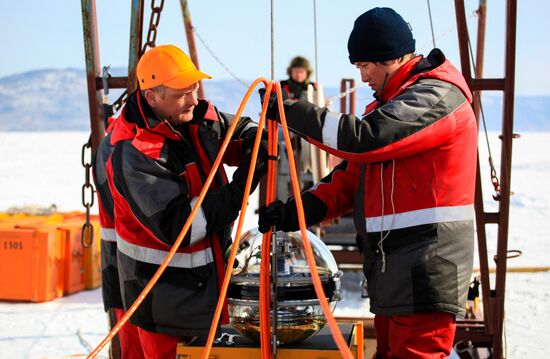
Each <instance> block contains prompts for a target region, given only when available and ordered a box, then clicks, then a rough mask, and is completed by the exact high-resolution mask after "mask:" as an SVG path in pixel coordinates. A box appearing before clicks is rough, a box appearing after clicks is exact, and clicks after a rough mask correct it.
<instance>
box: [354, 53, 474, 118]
mask: <svg viewBox="0 0 550 359" xmlns="http://www.w3.org/2000/svg"><path fill="white" fill-rule="evenodd" d="M436 50H437V49H434V50H432V52H431V53H430V55H428V58H427V59H428V60H429V59H430V56H436V57H437V56H441V60H439V61H442V62H441V63H440V65H438V66H435V67H434V68H432V69H431V70H429V71H424V72H423V71H420V72H418V73H416V74H414V75H411V74H412V73H413V71H414V70H415V69H416V67H417V66H419V65H420V64H419V63H420V61H422V60H423V59H424V57H423V56H417V57H415V58H414V59H412V60H410V61H409V62H407V63H406V64H405V65H403V66H402V67H401V68H400V69H399V70H397V72H396V73H395V74H394V76H393V77H392V78H391V79H390V80H389V81H388V83H387V84H386V86H385V87H384V93H383V98H382V99H379V98H378V97H376V96H375V97H376V100H375V101H373V102H371V103H370V104H368V105H367V106H366V108H365V113H364V114H363V115H367V114H369V113H370V112H372V111H373V110H374V109H376V108H377V107H378V106H380V104H381V103H386V102H387V101H389V100H391V99H392V98H394V97H395V96H397V95H399V94H400V93H402V92H403V91H404V90H405V89H406V88H407V87H409V86H410V85H411V84H413V83H414V82H415V81H417V80H418V79H420V78H433V79H438V80H441V81H445V82H448V83H451V84H453V85H455V86H456V87H458V88H459V89H460V90H461V91H462V93H463V94H464V96H466V99H467V100H468V102H470V103H471V102H472V99H473V97H472V92H471V91H470V89H469V88H468V85H467V84H466V80H465V79H464V77H463V76H462V74H461V73H460V72H459V71H458V70H457V69H456V67H454V66H453V65H452V64H451V63H450V62H449V60H447V59H445V57H444V55H443V53H441V51H440V50H437V53H436ZM443 60H444V61H443ZM436 61H438V60H436Z"/></svg>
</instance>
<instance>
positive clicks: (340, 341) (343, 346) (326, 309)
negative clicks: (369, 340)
mask: <svg viewBox="0 0 550 359" xmlns="http://www.w3.org/2000/svg"><path fill="white" fill-rule="evenodd" d="M276 91H277V102H278V105H279V113H280V116H281V126H282V128H283V135H284V138H285V143H286V151H287V155H288V164H289V167H290V177H291V179H292V189H293V192H294V198H295V200H296V209H297V210H298V223H299V224H300V232H301V234H302V241H303V243H304V251H305V254H306V259H307V263H308V265H309V269H310V270H311V279H312V281H313V287H314V288H315V293H316V294H317V298H318V299H319V303H320V304H321V308H322V309H323V313H324V314H325V317H326V319H327V324H328V326H329V328H330V331H331V333H332V337H333V338H334V341H335V342H336V345H337V346H338V349H339V350H340V353H342V355H343V357H344V358H349V359H351V358H353V355H352V353H351V350H350V349H349V347H348V345H347V343H346V341H345V339H344V337H343V336H342V332H340V328H339V327H338V324H337V323H336V319H334V316H333V315H332V311H331V310H330V306H329V304H328V301H327V297H326V295H325V292H324V290H323V286H322V284H321V279H320V278H319V272H318V271H317V264H316V263H315V258H314V257H313V250H312V248H311V243H310V242H309V239H308V237H307V229H306V228H307V227H306V220H305V217H304V205H303V203H302V194H301V192H300V191H301V190H300V185H299V183H298V175H297V173H296V164H295V162H294V154H293V152H292V143H291V141H290V135H289V134H288V127H287V124H286V116H285V111H284V107H283V96H282V94H281V88H280V86H277V88H276Z"/></svg>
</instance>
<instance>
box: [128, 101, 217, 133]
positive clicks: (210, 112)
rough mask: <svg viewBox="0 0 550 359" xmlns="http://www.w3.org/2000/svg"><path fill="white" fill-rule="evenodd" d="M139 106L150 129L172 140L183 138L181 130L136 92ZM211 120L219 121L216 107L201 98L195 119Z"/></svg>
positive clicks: (194, 114)
mask: <svg viewBox="0 0 550 359" xmlns="http://www.w3.org/2000/svg"><path fill="white" fill-rule="evenodd" d="M136 100H137V108H138V109H139V115H140V116H141V118H142V120H143V122H144V123H145V126H146V127H147V129H148V130H150V131H152V132H155V133H157V134H160V135H162V136H164V137H166V138H169V139H172V140H179V139H181V138H182V135H181V133H180V132H178V131H176V130H175V129H174V126H172V125H171V124H170V123H169V122H168V121H167V120H163V119H160V118H159V117H158V116H157V114H156V113H155V112H154V111H153V110H152V109H151V107H150V106H149V104H148V103H147V101H144V98H142V96H141V94H140V93H136ZM195 120H197V121H200V120H209V121H218V113H217V111H216V108H215V107H214V106H213V105H212V104H211V103H210V102H209V101H206V100H199V103H198V105H197V106H195V109H194V110H193V120H191V121H192V122H195Z"/></svg>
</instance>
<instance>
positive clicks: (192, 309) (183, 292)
mask: <svg viewBox="0 0 550 359" xmlns="http://www.w3.org/2000/svg"><path fill="white" fill-rule="evenodd" d="M137 78H138V82H139V89H138V90H137V91H135V92H134V93H132V94H131V95H130V96H129V98H128V101H127V103H126V105H125V107H124V109H123V110H122V113H121V115H120V116H121V117H122V118H123V119H124V121H126V122H127V123H130V124H132V125H133V126H134V128H135V134H134V135H133V136H132V137H131V138H126V139H123V140H120V141H117V142H116V144H115V146H114V149H113V151H112V154H111V156H110V158H109V160H108V161H107V179H108V183H109V186H110V189H111V193H112V194H113V201H114V227H115V232H116V241H117V259H118V269H119V276H120V289H121V293H122V301H123V304H124V309H126V310H128V308H129V307H130V306H131V305H132V304H133V303H134V301H135V300H136V299H137V297H138V296H139V294H140V293H141V292H142V291H143V289H144V287H145V286H146V285H147V283H148V282H149V281H150V280H151V278H152V277H153V274H154V273H155V272H156V271H157V269H158V268H159V265H160V264H161V263H162V262H163V260H164V259H165V258H166V255H167V254H168V251H170V249H171V247H172V245H173V244H174V242H175V241H176V239H177V237H178V235H179V234H180V232H181V230H182V227H183V225H184V223H185V222H186V220H187V218H188V216H189V214H190V213H191V211H192V210H193V208H194V207H195V206H196V203H197V198H198V195H199V193H200V192H201V190H202V188H203V186H204V183H205V180H206V177H207V176H208V174H209V173H210V171H211V168H212V165H213V163H214V160H215V158H216V157H217V155H218V151H219V149H220V146H221V143H222V142H223V140H224V138H225V136H226V133H227V130H228V128H229V126H230V125H231V123H232V122H233V121H239V123H238V125H237V127H236V130H235V132H234V134H233V136H232V138H231V142H230V144H229V147H228V150H227V151H226V153H225V156H224V162H223V163H225V164H227V165H230V166H237V165H238V168H237V169H236V171H235V172H234V174H233V179H232V181H228V179H227V176H226V174H225V171H224V169H223V166H220V168H219V169H218V171H217V173H216V175H215V177H214V180H213V182H212V186H211V187H210V190H209V191H208V192H207V194H206V197H205V198H204V202H203V203H202V205H201V207H200V209H199V210H198V212H197V216H196V217H195V218H194V220H193V222H192V225H191V228H190V230H189V232H188V233H187V235H186V236H185V238H184V241H183V242H182V245H181V247H180V248H178V250H177V252H176V254H175V256H174V258H173V259H172V261H171V262H170V264H169V266H168V267H167V269H166V271H165V272H164V274H163V275H162V276H161V277H160V279H159V281H158V282H157V284H156V285H155V286H154V287H153V289H152V291H151V292H150V293H149V295H148V296H147V297H146V298H145V300H144V302H143V303H142V304H141V306H140V307H139V308H138V309H137V311H136V312H135V314H134V315H133V316H132V317H131V319H130V321H131V323H132V324H134V325H136V326H137V332H138V335H139V342H138V343H124V342H123V343H122V345H123V346H122V350H123V351H124V350H125V349H126V345H133V346H137V347H140V348H141V351H142V357H145V358H171V359H172V358H175V356H176V347H177V343H178V342H187V343H189V342H190V341H192V340H194V338H195V337H197V336H205V335H206V334H208V331H209V329H210V326H211V323H212V317H213V314H214V310H215V308H216V304H217V301H218V295H219V288H220V286H221V282H222V280H223V277H224V272H225V267H224V265H225V263H224V258H223V253H225V250H226V249H227V248H228V246H229V245H230V242H231V238H230V234H231V227H232V223H233V221H234V220H235V219H236V218H237V216H238V214H239V210H240V207H241V202H242V200H243V196H244V189H245V183H246V179H247V177H248V169H249V166H250V163H251V155H252V146H253V143H254V138H255V136H256V130H257V125H256V124H255V123H254V122H252V121H251V120H250V119H249V118H240V119H237V118H235V117H234V116H233V115H230V114H227V113H224V112H220V111H219V110H218V109H217V108H216V107H214V105H212V104H211V103H209V102H208V101H206V100H202V99H198V98H197V90H198V87H199V81H200V80H203V79H207V78H210V76H209V75H207V74H205V73H203V72H200V71H198V70H197V69H196V67H195V66H194V65H193V63H192V62H191V60H190V59H189V57H188V56H187V55H186V54H185V53H184V52H183V51H182V50H180V49H179V48H177V47H175V46H173V45H163V46H157V47H155V48H153V49H151V50H149V51H147V52H146V53H145V54H144V55H143V56H142V57H141V58H140V60H139V62H138V66H137ZM113 136H114V133H113ZM266 162H267V141H266V140H262V146H261V149H260V153H259V156H258V160H257V164H256V166H257V167H256V172H255V173H254V174H253V182H252V191H253V190H254V188H255V187H256V186H257V184H258V182H259V180H260V177H261V176H263V174H264V173H265V172H266V170H267V164H266ZM227 320H228V318H227V311H226V309H225V310H224V311H223V314H222V323H224V322H227ZM136 357H137V356H136Z"/></svg>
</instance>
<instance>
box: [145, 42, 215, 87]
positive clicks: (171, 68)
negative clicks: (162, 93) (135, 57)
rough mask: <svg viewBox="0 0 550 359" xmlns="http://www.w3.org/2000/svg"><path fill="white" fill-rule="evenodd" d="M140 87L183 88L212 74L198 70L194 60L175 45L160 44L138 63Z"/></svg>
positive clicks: (208, 77)
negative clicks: (162, 86)
mask: <svg viewBox="0 0 550 359" xmlns="http://www.w3.org/2000/svg"><path fill="white" fill-rule="evenodd" d="M137 78H138V81H139V87H140V88H141V89H142V90H147V89H150V88H152V87H156V86H160V85H164V86H166V87H170V88H172V89H183V88H186V87H189V86H191V85H193V84H194V83H196V82H198V81H200V80H202V79H211V78H212V77H211V76H210V75H207V74H205V73H204V72H201V71H199V70H197V68H196V67H195V65H194V64H193V61H191V59H190V58H189V57H188V56H187V55H186V54H185V52H183V51H182V50H180V49H179V48H178V47H176V46H174V45H160V46H157V47H154V48H152V49H151V50H149V51H147V52H146V53H145V54H143V56H141V58H140V59H139V62H138V65H137Z"/></svg>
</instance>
